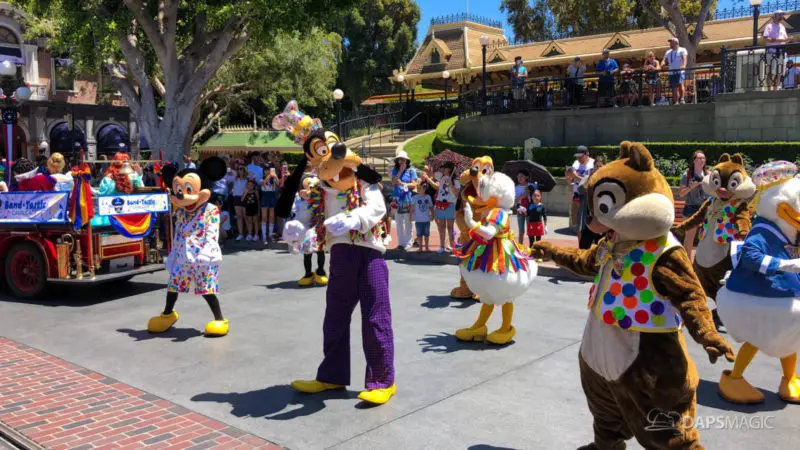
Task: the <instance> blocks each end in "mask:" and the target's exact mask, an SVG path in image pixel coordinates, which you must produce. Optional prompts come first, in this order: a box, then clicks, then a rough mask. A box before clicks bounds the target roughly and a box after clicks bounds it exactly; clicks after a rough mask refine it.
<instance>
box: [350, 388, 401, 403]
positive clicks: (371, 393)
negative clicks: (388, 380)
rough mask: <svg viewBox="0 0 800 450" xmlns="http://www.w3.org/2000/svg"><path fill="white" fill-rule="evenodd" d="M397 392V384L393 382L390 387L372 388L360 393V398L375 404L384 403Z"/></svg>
mask: <svg viewBox="0 0 800 450" xmlns="http://www.w3.org/2000/svg"><path fill="white" fill-rule="evenodd" d="M395 392H397V385H396V384H393V385H391V386H389V387H388V388H381V389H370V390H368V391H363V392H362V393H360V394H358V398H360V399H361V400H364V401H365V402H367V403H372V404H373V405H382V404H384V403H386V402H388V401H389V399H390V398H392V397H393V396H394V394H395Z"/></svg>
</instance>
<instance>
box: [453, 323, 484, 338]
mask: <svg viewBox="0 0 800 450" xmlns="http://www.w3.org/2000/svg"><path fill="white" fill-rule="evenodd" d="M488 332H489V330H488V329H487V328H486V325H484V326H482V327H477V328H462V329H460V330H456V339H458V340H459V341H482V340H484V339H486V334H487V333H488Z"/></svg>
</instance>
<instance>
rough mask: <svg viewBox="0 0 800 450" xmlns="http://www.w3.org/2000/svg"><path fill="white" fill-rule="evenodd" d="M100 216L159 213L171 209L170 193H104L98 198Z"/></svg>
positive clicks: (98, 213)
mask: <svg viewBox="0 0 800 450" xmlns="http://www.w3.org/2000/svg"><path fill="white" fill-rule="evenodd" d="M97 204H98V208H97V209H98V211H97V215H99V216H124V215H127V214H143V213H159V212H167V211H169V194H167V193H161V192H159V193H156V194H130V195H103V196H101V197H98V198H97Z"/></svg>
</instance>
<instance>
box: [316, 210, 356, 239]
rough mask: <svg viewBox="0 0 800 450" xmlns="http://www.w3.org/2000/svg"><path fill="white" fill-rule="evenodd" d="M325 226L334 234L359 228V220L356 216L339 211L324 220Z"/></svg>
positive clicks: (341, 233) (338, 234)
mask: <svg viewBox="0 0 800 450" xmlns="http://www.w3.org/2000/svg"><path fill="white" fill-rule="evenodd" d="M325 228H326V229H327V230H328V231H329V232H330V233H331V234H332V235H334V236H341V235H343V234H345V233H347V232H348V231H351V230H357V229H359V228H361V220H359V218H358V217H356V216H350V215H347V214H345V213H339V214H337V215H335V216H333V217H331V218H330V219H328V220H326V221H325Z"/></svg>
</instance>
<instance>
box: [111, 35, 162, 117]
mask: <svg viewBox="0 0 800 450" xmlns="http://www.w3.org/2000/svg"><path fill="white" fill-rule="evenodd" d="M116 41H117V45H119V48H120V50H122V54H123V56H124V57H125V62H126V63H127V66H128V70H129V71H130V72H131V73H132V75H133V78H134V79H135V80H136V84H137V85H138V86H139V95H138V96H137V95H136V90H135V89H134V88H133V85H132V84H131V83H130V81H128V80H124V83H123V82H122V80H117V81H116V82H115V81H114V80H115V78H118V77H112V83H113V84H114V87H116V88H117V89H118V90H119V91H120V93H121V94H122V95H123V98H124V99H125V102H127V103H128V104H129V105H130V104H131V103H132V102H134V103H135V104H136V105H137V106H138V108H139V110H138V111H136V110H134V115H136V117H139V118H140V119H142V120H144V121H146V122H147V123H148V124H150V125H151V126H153V127H156V126H158V116H157V115H156V101H155V97H154V96H153V87H152V86H151V84H150V83H149V80H148V77H147V73H146V71H145V60H144V55H142V52H140V51H139V49H138V48H136V47H134V46H133V43H132V42H131V41H130V40H129V39H128V35H127V34H125V32H124V31H123V30H119V31H118V32H117V36H116ZM109 71H110V72H111V73H112V74H114V73H115V72H116V68H114V67H113V66H112V67H110V69H109ZM118 84H119V85H118ZM123 84H125V85H127V86H122V85H123ZM120 86H122V87H120ZM128 87H129V88H130V89H128ZM133 108H134V107H133V106H131V109H133Z"/></svg>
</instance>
